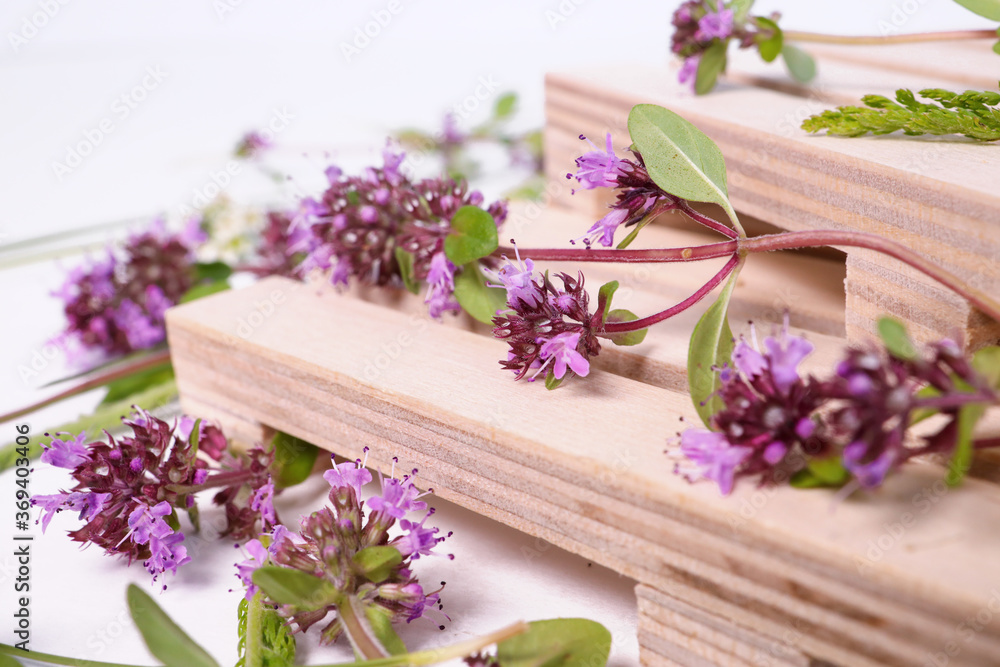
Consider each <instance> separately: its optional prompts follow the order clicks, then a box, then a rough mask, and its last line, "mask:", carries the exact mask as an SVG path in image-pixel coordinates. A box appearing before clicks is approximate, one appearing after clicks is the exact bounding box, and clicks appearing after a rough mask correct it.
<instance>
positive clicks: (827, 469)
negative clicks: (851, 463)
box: [806, 456, 851, 486]
mask: <svg viewBox="0 0 1000 667" xmlns="http://www.w3.org/2000/svg"><path fill="white" fill-rule="evenodd" d="M806 468H807V469H808V470H809V472H811V473H812V474H813V475H814V476H815V477H816V479H818V480H820V481H821V482H823V483H824V484H825V485H827V486H843V485H844V484H846V483H847V480H848V479H850V477H851V474H850V473H849V472H847V469H846V468H844V464H843V462H842V461H841V460H840V458H839V457H836V456H833V457H830V458H826V459H811V460H810V461H809V463H808V464H806Z"/></svg>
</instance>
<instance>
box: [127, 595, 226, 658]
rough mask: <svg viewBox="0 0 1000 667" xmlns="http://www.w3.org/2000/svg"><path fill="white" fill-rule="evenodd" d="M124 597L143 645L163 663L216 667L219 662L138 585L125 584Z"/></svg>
mask: <svg viewBox="0 0 1000 667" xmlns="http://www.w3.org/2000/svg"><path fill="white" fill-rule="evenodd" d="M126 599H127V600H128V609H129V613H130V614H131V615H132V620H133V621H135V627H137V628H138V629H139V633H140V634H141V635H142V639H143V641H144V642H145V643H146V647H147V648H148V649H149V652H150V653H151V654H152V655H153V657H154V658H156V659H157V660H159V661H160V662H162V663H163V664H164V665H165V666H166V667H219V663H217V662H216V661H215V660H214V659H213V658H212V656H210V655H209V654H208V653H207V652H206V651H205V649H203V648H202V647H201V646H199V645H198V644H196V643H195V641H194V640H193V639H191V637H189V636H188V635H187V633H186V632H184V631H183V630H181V628H180V627H179V626H178V625H177V624H176V623H174V621H173V620H172V619H171V618H170V617H169V616H167V614H166V612H164V611H163V609H161V608H160V606H159V605H158V604H156V602H154V601H153V598H151V597H150V596H149V595H148V594H146V593H145V592H144V591H143V590H142V589H140V588H139V587H138V586H136V585H135V584H129V587H128V593H127V594H126Z"/></svg>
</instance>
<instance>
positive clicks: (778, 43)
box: [754, 16, 785, 62]
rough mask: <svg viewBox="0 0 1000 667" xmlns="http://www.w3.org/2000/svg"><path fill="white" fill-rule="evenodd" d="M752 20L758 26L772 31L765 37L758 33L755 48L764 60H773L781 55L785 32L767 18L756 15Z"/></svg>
mask: <svg viewBox="0 0 1000 667" xmlns="http://www.w3.org/2000/svg"><path fill="white" fill-rule="evenodd" d="M754 21H756V22H757V25H758V26H760V27H762V28H765V29H767V30H770V31H772V34H771V36H770V37H767V38H761V36H760V35H758V39H757V50H758V51H759V52H760V57H761V58H763V59H764V61H765V62H774V60H775V59H776V58H777V57H778V56H780V55H781V49H782V48H783V47H784V45H785V34H784V33H783V32H782V30H781V28H779V27H778V24H777V23H775V22H774V21H772V20H771V19H769V18H766V17H763V16H757V17H755V18H754Z"/></svg>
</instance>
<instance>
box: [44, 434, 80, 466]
mask: <svg viewBox="0 0 1000 667" xmlns="http://www.w3.org/2000/svg"><path fill="white" fill-rule="evenodd" d="M66 435H69V434H68V433H67V434H66ZM86 440H87V432H86V431H81V432H80V435H78V436H77V437H76V438H74V439H66V440H60V439H59V438H53V439H52V442H51V443H50V444H49V446H48V447H45V446H43V447H42V449H43V451H42V456H41V459H42V463H48V464H49V465H53V466H56V467H57V468H69V469H70V470H73V469H74V468H77V467H79V466H80V465H81V464H83V463H86V462H87V461H89V460H90V450H89V449H87V445H85V444H84V443H85V442H86Z"/></svg>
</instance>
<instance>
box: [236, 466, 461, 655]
mask: <svg viewBox="0 0 1000 667" xmlns="http://www.w3.org/2000/svg"><path fill="white" fill-rule="evenodd" d="M366 451H367V450H366ZM416 473H417V471H416V470H413V471H412V473H411V474H410V475H404V476H403V477H402V479H396V478H395V477H392V476H390V477H381V475H380V482H381V491H380V493H379V494H377V495H374V496H371V497H370V498H368V500H367V501H362V493H361V489H362V487H363V486H364V485H365V484H367V483H369V482H371V481H372V475H371V473H370V472H368V470H366V469H365V467H364V463H363V462H362V461H360V460H358V461H355V462H353V463H340V464H336V465H334V466H333V468H332V469H330V470H328V471H327V472H326V473H324V475H323V477H324V479H326V481H328V482H329V483H330V487H331V488H330V493H329V500H330V507H324V508H323V509H321V510H319V511H317V512H313V513H312V514H310V515H308V516H304V517H302V519H301V522H300V527H299V532H298V533H297V534H296V533H294V532H291V531H288V530H287V529H285V528H284V527H283V526H279V527H277V528H276V529H275V530H274V531H273V532H272V533H270V534H269V535H265V536H262V539H261V540H252V541H251V542H250V543H248V544H247V547H246V548H247V551H248V552H249V555H250V558H249V559H248V560H247V561H244V562H243V563H239V564H237V570H238V573H237V576H239V578H240V579H241V580H242V581H243V583H244V585H245V586H246V587H247V597H248V599H249V597H251V596H252V595H253V594H254V593H255V592H256V587H255V586H254V584H253V573H254V571H256V569H257V568H259V567H260V566H261V565H264V564H271V565H277V566H280V567H287V568H292V569H296V570H299V571H301V572H305V573H307V574H310V575H312V576H315V577H316V578H317V579H319V580H322V581H323V582H326V583H327V584H329V585H331V586H332V589H333V590H335V591H337V594H336V595H334V596H332V597H331V598H330V599H320V600H314V601H310V603H309V605H308V606H306V605H283V606H281V607H280V608H279V612H280V613H281V614H282V615H283V616H285V617H286V618H288V619H289V620H290V621H292V622H294V623H295V625H296V626H297V628H298V630H299V631H302V632H305V631H307V630H308V629H309V628H310V627H311V626H313V625H314V624H316V623H319V622H321V621H324V619H326V618H327V617H328V616H329V615H330V614H332V615H333V617H332V618H331V619H330V620H328V622H327V623H326V625H325V626H324V627H323V630H322V631H321V641H322V643H332V642H334V641H336V640H337V638H338V637H340V635H341V634H343V633H344V631H345V626H344V623H343V621H342V619H341V617H340V614H339V612H338V605H341V604H351V602H350V600H354V601H355V602H357V603H360V604H361V606H362V608H364V609H366V610H368V609H371V610H372V612H373V613H374V612H375V611H377V612H378V613H380V614H383V615H385V616H387V617H388V618H389V619H390V621H391V622H393V623H398V622H402V621H406V622H410V621H413V620H415V619H417V618H420V617H422V616H426V615H427V612H428V611H429V610H430V609H434V608H437V609H438V611H439V612H440V607H441V600H440V597H439V593H440V589H438V590H437V591H433V592H430V593H428V592H425V590H424V588H423V586H422V585H421V584H420V583H419V582H418V581H417V578H416V576H415V575H414V574H413V572H412V570H411V564H412V561H414V560H417V559H419V558H421V557H423V556H430V555H438V554H437V552H436V551H435V549H436V548H437V546H438V545H439V544H440V543H441V542H443V541H444V540H445V539H446V538H447V537H449V536H450V535H451V534H450V533H449V534H448V535H447V536H445V535H440V534H439V532H440V531H439V529H438V528H435V527H428V526H427V525H426V522H427V519H429V518H430V517H431V516H432V515H433V514H434V510H433V509H428V507H427V503H426V502H424V501H423V500H421V498H422V497H423V496H424V495H426V494H424V493H421V492H420V491H419V489H417V487H416V486H415V485H414V477H413V476H414V475H416ZM431 492H432V490H428V491H427V493H431ZM366 506H367V513H366V510H365V507H366ZM421 513H422V516H419V515H420V514H421ZM414 514H416V515H418V516H413V515H414ZM397 524H398V528H399V529H401V530H394V528H395V527H396V526H397ZM391 533H395V534H394V535H393V534H391ZM372 547H391V548H393V549H395V550H396V551H397V552H398V553H399V560H398V562H396V563H395V564H394V565H392V566H391V567H390V569H389V571H388V572H386V571H384V570H381V568H380V571H379V572H378V573H377V575H373V574H372V573H371V572H369V571H368V570H366V569H365V567H364V566H363V562H364V559H363V558H359V554H362V553H363V552H365V550H366V549H370V548H372ZM448 557H449V558H453V556H450V555H449V556H448ZM442 586H443V583H442ZM317 588H319V582H317ZM366 613H367V611H366ZM442 615H443V613H442Z"/></svg>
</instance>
